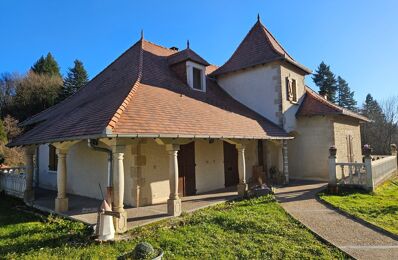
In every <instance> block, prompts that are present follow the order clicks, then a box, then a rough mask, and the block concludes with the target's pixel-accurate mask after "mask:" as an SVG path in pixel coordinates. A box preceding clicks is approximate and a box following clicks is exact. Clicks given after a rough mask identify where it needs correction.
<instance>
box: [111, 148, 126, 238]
mask: <svg viewBox="0 0 398 260" xmlns="http://www.w3.org/2000/svg"><path fill="white" fill-rule="evenodd" d="M125 150H126V147H125V146H124V145H114V146H112V158H113V205H112V210H113V211H115V212H118V213H120V218H114V224H115V231H116V233H119V234H120V233H124V232H126V231H127V212H126V211H125V210H124V206H123V200H124V164H123V160H124V152H125Z"/></svg>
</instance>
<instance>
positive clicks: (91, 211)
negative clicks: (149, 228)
mask: <svg viewBox="0 0 398 260" xmlns="http://www.w3.org/2000/svg"><path fill="white" fill-rule="evenodd" d="M56 197H57V192H56V191H51V190H45V189H41V188H37V189H35V201H34V202H33V204H32V205H33V207H35V208H37V209H39V210H41V211H44V212H49V213H54V214H60V215H61V216H64V217H67V218H71V219H74V220H78V221H81V222H84V223H86V224H89V225H94V224H96V223H97V212H98V207H99V206H100V205H101V203H102V202H101V200H98V199H93V198H88V197H83V196H79V195H73V194H68V198H69V208H68V210H67V211H64V212H62V213H60V212H56V211H55V198H56ZM236 198H238V195H237V193H236V189H234V188H226V189H222V190H217V191H213V192H207V193H203V194H198V195H194V196H186V197H182V198H181V210H182V212H188V213H189V212H193V211H195V210H198V209H202V208H206V207H208V206H211V205H215V204H218V203H222V202H225V201H229V200H233V199H236ZM124 210H125V211H126V213H127V229H131V228H135V227H138V226H143V225H146V224H150V223H152V222H156V221H159V220H163V219H167V218H170V217H171V216H170V215H169V214H168V212H167V203H160V204H154V205H149V206H143V207H131V206H125V207H124Z"/></svg>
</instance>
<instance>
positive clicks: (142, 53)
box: [105, 39, 145, 132]
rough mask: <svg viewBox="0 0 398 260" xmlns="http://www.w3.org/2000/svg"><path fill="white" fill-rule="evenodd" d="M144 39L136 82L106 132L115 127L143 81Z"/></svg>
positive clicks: (141, 41) (141, 42)
mask: <svg viewBox="0 0 398 260" xmlns="http://www.w3.org/2000/svg"><path fill="white" fill-rule="evenodd" d="M144 41H145V40H143V39H141V40H140V44H141V46H140V54H139V58H138V72H137V79H136V80H135V82H134V84H133V85H132V87H131V90H130V92H129V93H128V94H127V96H126V97H125V98H124V100H123V102H122V103H121V104H120V106H119V107H118V109H117V110H116V112H115V113H114V115H113V116H112V118H111V119H110V121H109V122H108V125H107V126H106V128H105V132H106V130H107V129H109V128H110V129H113V128H115V126H116V124H117V122H118V121H119V118H120V117H121V115H122V114H123V112H124V111H125V110H126V108H127V106H128V104H129V103H130V101H131V99H132V98H133V95H134V93H135V92H136V91H137V88H138V87H139V86H140V83H141V78H142V70H143V63H144Z"/></svg>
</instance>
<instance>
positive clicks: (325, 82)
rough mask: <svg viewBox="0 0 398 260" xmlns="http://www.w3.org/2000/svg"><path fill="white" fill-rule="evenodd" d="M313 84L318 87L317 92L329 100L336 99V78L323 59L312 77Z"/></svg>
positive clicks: (333, 100)
mask: <svg viewBox="0 0 398 260" xmlns="http://www.w3.org/2000/svg"><path fill="white" fill-rule="evenodd" d="M312 80H313V81H314V83H315V85H317V86H318V87H319V94H320V95H322V96H326V97H327V99H328V100H329V101H331V102H335V101H336V90H337V86H336V78H335V76H334V74H333V72H332V71H331V70H330V66H328V65H326V64H325V63H324V62H323V61H322V62H321V64H320V65H319V66H318V68H317V70H316V73H315V74H314V76H313V77H312Z"/></svg>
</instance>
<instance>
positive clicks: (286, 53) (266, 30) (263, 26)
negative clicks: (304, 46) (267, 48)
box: [258, 21, 294, 61]
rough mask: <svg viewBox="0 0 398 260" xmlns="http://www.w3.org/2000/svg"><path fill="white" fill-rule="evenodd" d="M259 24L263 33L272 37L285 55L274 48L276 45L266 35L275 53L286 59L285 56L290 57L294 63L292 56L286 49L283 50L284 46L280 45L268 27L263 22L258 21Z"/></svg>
mask: <svg viewBox="0 0 398 260" xmlns="http://www.w3.org/2000/svg"><path fill="white" fill-rule="evenodd" d="M258 23H260V26H261V27H262V29H263V31H265V33H266V34H267V33H268V34H269V35H270V36H271V37H272V39H273V40H274V41H275V42H276V44H278V46H279V47H280V48H281V49H282V50H283V52H284V53H280V52H279V51H278V50H277V49H276V48H275V47H274V45H273V44H272V42H271V41H270V40H269V38H268V36H267V35H266V38H267V41H268V43H269V44H270V45H271V48H272V49H273V50H274V51H276V52H277V53H278V54H280V55H282V56H284V57H285V56H288V57H289V58H290V59H292V60H293V61H294V59H293V57H292V56H290V54H289V53H288V52H287V51H286V50H285V48H283V46H282V44H280V43H279V41H278V40H277V39H276V38H275V36H274V35H273V34H272V33H271V32H270V31H269V30H268V29H267V27H265V25H264V24H262V23H261V21H258Z"/></svg>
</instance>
